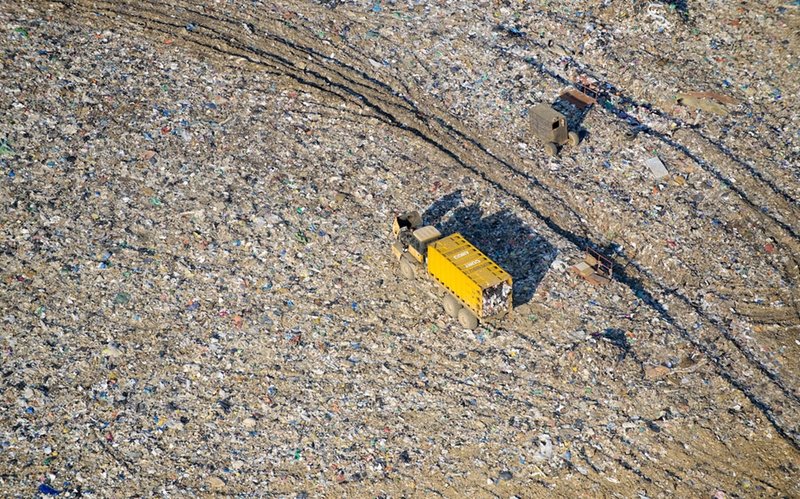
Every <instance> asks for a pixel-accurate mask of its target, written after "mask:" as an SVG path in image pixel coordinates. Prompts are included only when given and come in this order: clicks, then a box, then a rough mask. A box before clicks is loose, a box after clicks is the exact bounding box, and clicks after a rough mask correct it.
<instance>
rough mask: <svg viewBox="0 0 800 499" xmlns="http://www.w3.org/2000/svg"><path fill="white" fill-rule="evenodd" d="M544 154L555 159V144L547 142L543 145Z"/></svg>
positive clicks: (556, 153) (556, 148) (556, 147)
mask: <svg viewBox="0 0 800 499" xmlns="http://www.w3.org/2000/svg"><path fill="white" fill-rule="evenodd" d="M544 152H546V153H547V155H548V156H553V157H556V156H558V146H557V145H556V144H555V142H548V143H547V144H545V145H544Z"/></svg>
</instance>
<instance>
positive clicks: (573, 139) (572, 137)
mask: <svg viewBox="0 0 800 499" xmlns="http://www.w3.org/2000/svg"><path fill="white" fill-rule="evenodd" d="M567 137H569V145H571V146H572V147H575V146H577V145H578V144H579V143H580V141H581V138H580V136H579V135H578V132H569V134H568V135H567Z"/></svg>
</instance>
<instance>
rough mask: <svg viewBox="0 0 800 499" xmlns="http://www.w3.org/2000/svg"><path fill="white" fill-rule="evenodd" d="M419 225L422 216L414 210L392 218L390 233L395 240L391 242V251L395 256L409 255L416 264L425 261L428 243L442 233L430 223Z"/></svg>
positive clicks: (400, 257)
mask: <svg viewBox="0 0 800 499" xmlns="http://www.w3.org/2000/svg"><path fill="white" fill-rule="evenodd" d="M421 225H422V217H421V216H420V214H419V212H416V211H412V212H409V213H404V214H402V215H398V216H396V217H395V218H394V223H393V224H392V233H393V234H394V237H395V239H396V240H395V242H394V244H392V253H393V254H394V256H395V258H397V259H403V258H409V257H410V258H412V259H413V261H414V262H415V263H417V264H423V263H425V259H426V255H427V254H428V245H429V244H431V243H432V242H434V241H436V240H438V239H440V238H441V237H442V234H441V232H439V230H438V229H436V227H434V226H432V225H426V226H424V227H421ZM406 255H407V256H406ZM401 262H402V260H401Z"/></svg>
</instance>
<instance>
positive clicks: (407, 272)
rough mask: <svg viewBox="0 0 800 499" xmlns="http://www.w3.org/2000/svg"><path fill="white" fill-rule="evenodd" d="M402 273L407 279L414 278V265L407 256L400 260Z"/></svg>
mask: <svg viewBox="0 0 800 499" xmlns="http://www.w3.org/2000/svg"><path fill="white" fill-rule="evenodd" d="M400 273H401V274H403V277H405V278H406V279H413V278H414V267H413V266H412V265H411V262H409V261H408V260H406V259H405V258H403V259H402V260H400Z"/></svg>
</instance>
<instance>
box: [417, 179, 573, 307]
mask: <svg viewBox="0 0 800 499" xmlns="http://www.w3.org/2000/svg"><path fill="white" fill-rule="evenodd" d="M448 214H449V216H448ZM422 220H423V223H424V224H430V225H434V226H435V227H436V228H437V229H439V231H440V232H441V233H442V234H444V235H447V234H452V233H454V232H460V233H461V234H462V235H463V236H464V237H466V238H467V239H468V240H469V241H470V242H472V243H473V244H474V245H475V246H476V247H478V249H480V250H481V251H482V252H483V253H485V254H486V256H488V257H489V258H491V259H492V260H494V261H495V262H496V263H497V264H498V265H500V267H502V268H503V269H504V270H505V271H506V272H508V273H509V274H511V277H512V278H513V280H514V289H513V293H514V306H515V307H518V306H520V305H524V304H525V303H528V302H529V301H530V300H531V298H533V295H534V293H535V292H536V289H537V288H538V287H539V283H540V282H541V281H542V279H544V276H545V274H546V273H547V270H548V269H549V268H550V265H551V264H552V263H553V261H554V260H555V259H556V256H557V255H558V250H557V249H556V248H555V247H554V246H553V245H552V244H550V243H549V242H548V241H547V239H545V238H544V237H542V236H541V235H539V234H538V233H537V232H536V231H534V230H533V229H532V228H531V227H530V226H528V225H527V224H526V223H525V222H524V221H523V220H522V219H520V218H519V217H518V216H516V215H514V214H513V213H511V212H510V211H509V210H507V209H503V210H500V211H498V212H496V213H493V214H491V215H487V216H483V211H482V210H481V208H480V206H478V205H477V204H470V205H464V202H463V199H462V197H461V191H454V192H452V193H450V194H447V195H446V196H444V197H442V198H441V199H439V200H437V201H436V202H434V203H433V204H432V205H431V206H430V207H429V208H428V209H427V210H426V211H425V212H424V213H423V215H422Z"/></svg>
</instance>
